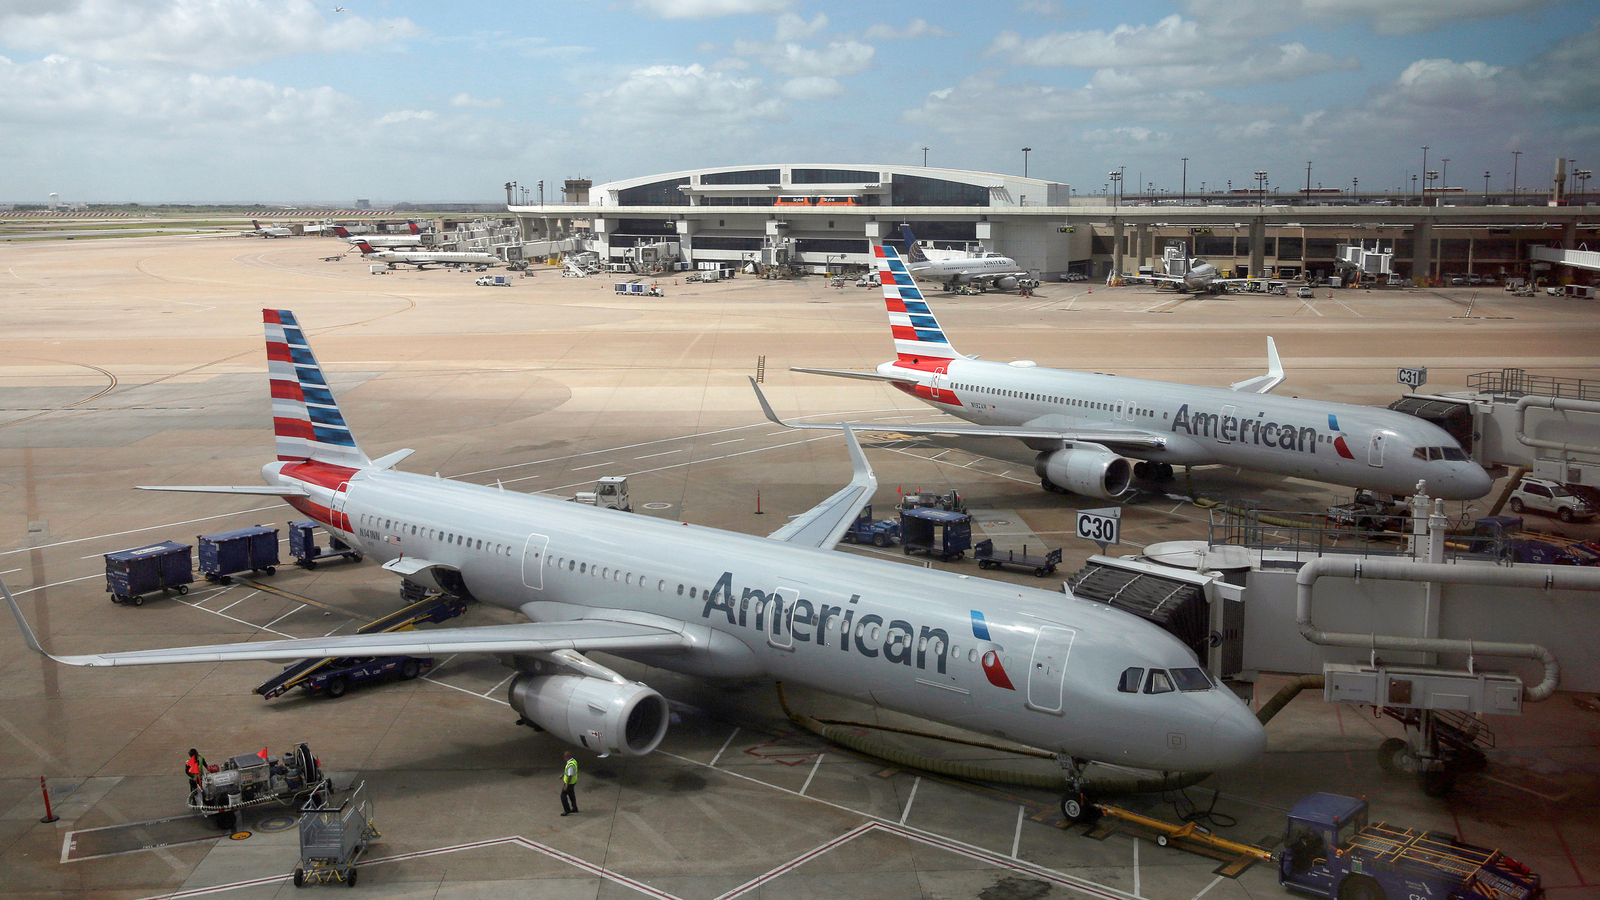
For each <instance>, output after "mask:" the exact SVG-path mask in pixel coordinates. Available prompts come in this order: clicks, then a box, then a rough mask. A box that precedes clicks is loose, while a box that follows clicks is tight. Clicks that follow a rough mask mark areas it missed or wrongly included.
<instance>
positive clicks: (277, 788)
mask: <svg viewBox="0 0 1600 900" xmlns="http://www.w3.org/2000/svg"><path fill="white" fill-rule="evenodd" d="M329 788H330V785H329V783H328V781H327V779H325V778H323V777H322V763H321V761H319V760H318V759H317V757H316V755H315V754H313V753H312V752H311V748H310V747H308V746H306V745H305V744H304V743H303V742H302V743H299V744H295V745H294V749H293V750H289V751H286V752H285V753H283V755H281V756H279V757H278V758H277V759H273V758H272V756H271V755H270V754H269V753H268V752H267V750H266V749H265V748H263V749H262V751H261V752H260V753H241V754H239V755H238V756H230V757H228V759H227V761H226V762H224V763H222V765H220V766H216V765H213V766H207V767H206V771H205V772H202V773H201V775H200V785H199V786H198V787H196V788H194V789H192V790H191V791H190V792H189V808H190V809H193V810H198V811H199V812H202V813H204V814H206V815H208V816H211V817H212V820H213V821H214V822H215V823H216V824H217V826H218V827H219V828H221V829H222V830H224V831H232V830H233V828H234V826H235V825H237V824H238V823H239V810H241V809H246V808H248V807H252V806H260V805H262V804H266V803H281V804H284V805H285V806H290V807H292V808H296V809H298V808H299V806H300V804H301V803H302V802H304V801H305V800H306V799H307V798H309V797H310V796H311V795H312V794H314V793H316V792H318V791H326V790H328V789H329Z"/></svg>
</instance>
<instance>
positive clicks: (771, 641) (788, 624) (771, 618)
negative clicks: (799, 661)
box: [760, 587, 800, 650]
mask: <svg viewBox="0 0 1600 900" xmlns="http://www.w3.org/2000/svg"><path fill="white" fill-rule="evenodd" d="M798 599H800V591H799V590H798V589H796V588H792V587H777V588H773V589H772V593H770V594H768V595H767V599H766V600H763V601H762V603H761V606H762V611H763V614H762V615H761V616H760V618H761V619H762V620H763V622H764V625H765V627H764V630H765V631H766V633H767V646H768V647H776V648H777V649H779V650H793V649H794V602H795V601H796V600H798Z"/></svg>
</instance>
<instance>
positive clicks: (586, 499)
mask: <svg viewBox="0 0 1600 900" xmlns="http://www.w3.org/2000/svg"><path fill="white" fill-rule="evenodd" d="M572 500H573V502H574V503H582V504H584V505H585V506H594V507H598V508H600V509H620V510H622V511H623V512H633V504H632V502H630V501H629V500H628V476H626V475H604V476H602V477H601V478H600V480H599V481H596V482H595V483H594V490H592V491H579V492H578V493H577V496H575V497H573V498H572Z"/></svg>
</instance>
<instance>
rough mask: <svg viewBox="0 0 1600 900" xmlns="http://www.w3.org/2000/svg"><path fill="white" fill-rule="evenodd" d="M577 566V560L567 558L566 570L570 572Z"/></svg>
mask: <svg viewBox="0 0 1600 900" xmlns="http://www.w3.org/2000/svg"><path fill="white" fill-rule="evenodd" d="M577 567H578V561H577V560H575V559H569V560H567V571H568V572H571V571H572V570H574V569H576V568H577Z"/></svg>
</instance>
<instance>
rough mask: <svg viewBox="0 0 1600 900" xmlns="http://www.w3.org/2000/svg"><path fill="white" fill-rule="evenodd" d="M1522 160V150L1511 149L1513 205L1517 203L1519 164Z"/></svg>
mask: <svg viewBox="0 0 1600 900" xmlns="http://www.w3.org/2000/svg"><path fill="white" fill-rule="evenodd" d="M1520 162H1522V151H1521V150H1513V151H1511V205H1513V206H1515V205H1516V203H1517V164H1518V163H1520Z"/></svg>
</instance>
